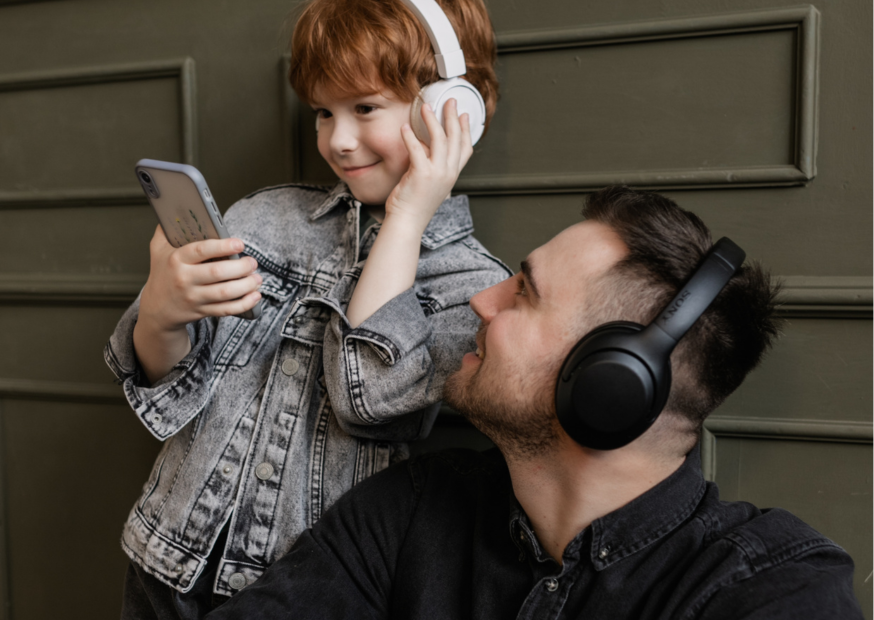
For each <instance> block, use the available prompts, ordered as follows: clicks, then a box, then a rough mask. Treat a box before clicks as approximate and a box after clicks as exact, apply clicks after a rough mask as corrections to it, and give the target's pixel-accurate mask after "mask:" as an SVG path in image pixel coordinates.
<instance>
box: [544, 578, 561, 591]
mask: <svg viewBox="0 0 874 620" xmlns="http://www.w3.org/2000/svg"><path fill="white" fill-rule="evenodd" d="M546 589H547V590H549V591H550V592H555V591H556V590H558V580H557V579H550V580H548V581H547V582H546Z"/></svg>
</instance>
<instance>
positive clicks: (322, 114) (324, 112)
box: [314, 108, 333, 118]
mask: <svg viewBox="0 0 874 620" xmlns="http://www.w3.org/2000/svg"><path fill="white" fill-rule="evenodd" d="M314 111H315V113H316V116H318V117H319V118H331V116H333V115H332V114H331V113H330V112H328V111H327V110H326V109H324V108H316V109H315V110H314Z"/></svg>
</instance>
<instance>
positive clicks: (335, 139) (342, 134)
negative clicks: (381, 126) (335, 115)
mask: <svg viewBox="0 0 874 620" xmlns="http://www.w3.org/2000/svg"><path fill="white" fill-rule="evenodd" d="M330 145H331V150H332V151H334V152H335V153H347V152H349V151H354V150H355V148H356V147H357V146H358V132H357V130H356V128H355V123H350V122H349V121H345V120H342V119H336V120H335V122H334V127H333V131H332V132H331V141H330Z"/></svg>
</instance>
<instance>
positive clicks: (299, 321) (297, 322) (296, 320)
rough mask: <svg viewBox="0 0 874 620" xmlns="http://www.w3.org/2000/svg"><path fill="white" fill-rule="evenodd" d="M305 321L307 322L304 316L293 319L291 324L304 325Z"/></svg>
mask: <svg viewBox="0 0 874 620" xmlns="http://www.w3.org/2000/svg"><path fill="white" fill-rule="evenodd" d="M304 321H306V319H305V318H304V317H302V316H296V317H294V318H293V319H291V322H292V323H294V324H295V325H303V323H304Z"/></svg>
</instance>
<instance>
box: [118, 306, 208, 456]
mask: <svg viewBox="0 0 874 620" xmlns="http://www.w3.org/2000/svg"><path fill="white" fill-rule="evenodd" d="M138 316H139V299H137V301H135V302H134V304H133V305H132V306H131V307H130V308H128V310H127V311H126V312H125V313H124V315H123V316H122V318H121V320H120V321H119V322H118V325H117V326H116V328H115V331H114V332H113V334H112V336H111V337H110V339H109V342H108V343H107V344H106V347H105V348H104V350H103V356H104V359H105V360H106V363H107V365H108V366H109V368H110V370H112V372H113V374H114V375H115V377H116V379H117V381H118V382H119V383H121V385H122V388H123V390H124V395H125V398H127V401H128V403H129V404H130V406H131V408H132V409H133V410H134V412H135V413H136V414H137V417H139V418H140V420H141V421H142V423H143V424H144V425H145V427H146V428H147V429H148V430H149V432H150V433H152V435H154V436H155V437H156V438H157V439H159V440H162V441H163V440H164V439H167V438H168V437H170V436H171V435H173V434H175V433H176V432H178V431H179V430H180V429H182V427H184V426H185V425H186V424H188V422H190V421H191V419H192V418H194V417H195V416H196V415H197V414H198V413H200V411H201V410H202V409H203V407H204V406H205V405H206V402H207V400H208V397H209V391H210V390H209V388H210V385H211V378H212V368H211V359H210V349H211V348H210V341H211V335H210V324H209V322H208V321H207V320H206V319H203V320H200V321H198V322H196V323H192V324H189V325H188V326H187V330H188V337H189V338H190V339H191V342H192V345H191V351H189V353H188V355H186V356H185V357H184V358H182V359H181V360H180V361H179V362H178V363H177V364H176V365H175V366H173V368H172V370H171V371H170V372H169V373H167V375H166V376H165V377H163V378H161V379H160V380H158V381H157V382H155V383H154V384H151V385H150V384H149V382H148V380H147V379H146V376H145V373H144V372H143V370H142V367H141V366H140V364H139V361H138V360H137V357H136V352H135V350H134V345H133V330H134V326H135V325H136V322H137V317H138Z"/></svg>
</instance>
